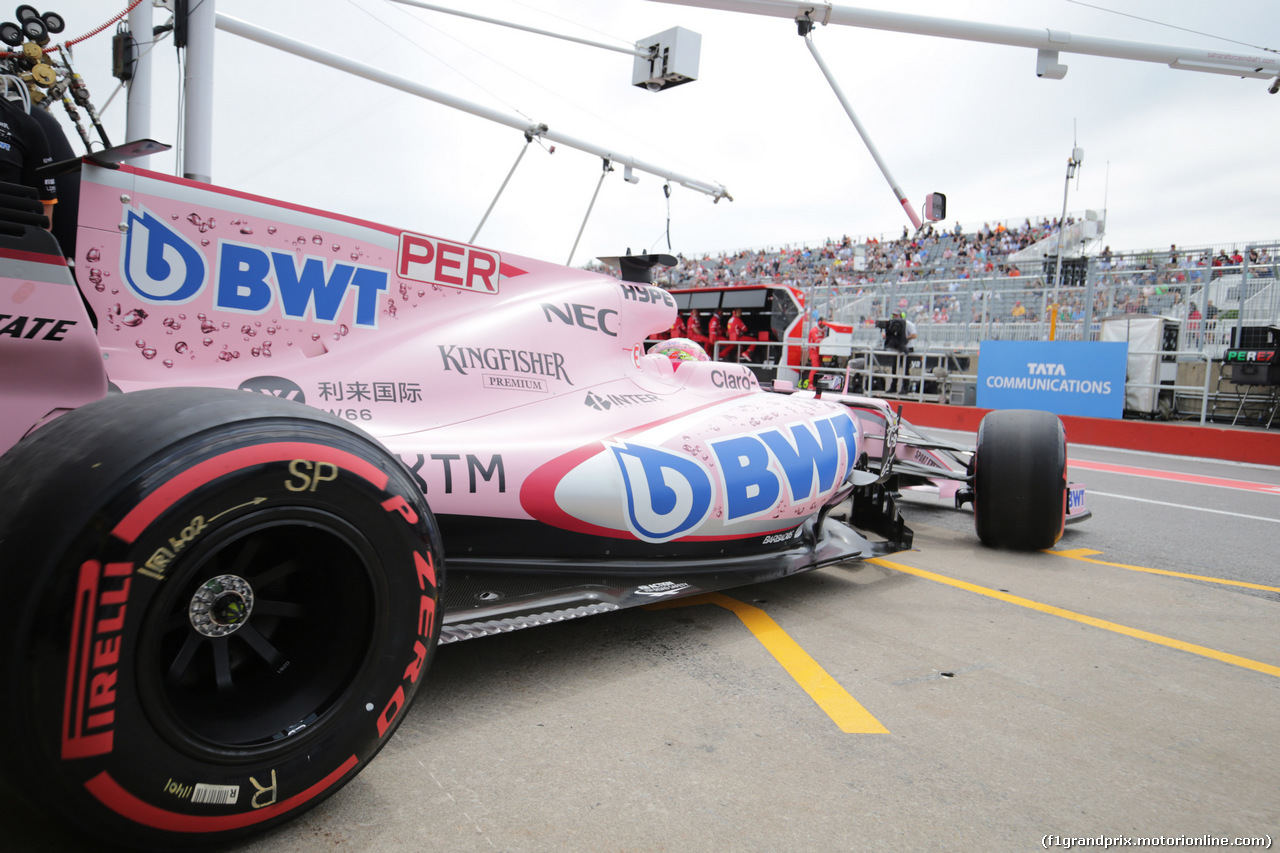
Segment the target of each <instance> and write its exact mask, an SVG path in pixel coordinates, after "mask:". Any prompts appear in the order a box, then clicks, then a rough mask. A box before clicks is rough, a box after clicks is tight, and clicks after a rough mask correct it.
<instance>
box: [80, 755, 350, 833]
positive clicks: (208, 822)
mask: <svg viewBox="0 0 1280 853" xmlns="http://www.w3.org/2000/svg"><path fill="white" fill-rule="evenodd" d="M359 763H360V761H359V759H357V758H356V757H355V756H354V755H353V756H351V757H350V758H348V759H347V760H346V761H344V762H342V765H341V766H339V767H338V769H337V770H334V771H333V772H332V773H330V774H329V775H328V776H326V777H324V778H323V779H321V780H320V781H319V782H317V783H315V784H314V785H312V786H311V787H310V788H307V789H306V790H305V791H303V792H302V793H300V794H296V795H294V796H292V797H290V798H289V799H287V800H283V801H281V802H278V803H275V804H273V805H270V806H264V807H262V808H260V809H256V810H254V811H251V812H241V813H240V814H230V815H209V816H207V817H201V816H199V815H189V814H181V813H179V812H171V811H169V810H167V809H162V808H159V807H158V806H153V805H151V804H150V803H144V802H143V801H142V800H140V799H138V798H137V797H135V796H134V795H133V794H131V793H129V792H128V791H126V790H125V789H124V788H122V787H121V786H120V783H119V782H117V781H116V780H115V779H113V778H111V774H109V773H107V771H105V770H104V771H102V772H101V773H99V774H98V775H97V776H94V777H93V778H92V779H90V780H89V781H88V782H85V783H84V786H85V788H86V789H87V790H88V791H89V793H90V794H93V796H94V797H96V798H97V799H98V801H99V802H100V803H102V804H103V805H104V806H106V807H107V808H109V809H111V810H112V811H113V812H115V813H116V814H118V815H120V816H122V817H125V818H128V819H129V820H131V821H133V822H134V823H136V824H139V825H141V826H150V827H152V828H154V829H163V830H167V831H170V832H225V831H227V830H230V829H240V828H241V827H245V826H253V825H254V824H255V823H262V822H263V821H266V820H270V819H271V818H273V817H278V816H279V815H282V814H284V813H285V812H289V811H292V810H293V809H296V808H298V807H299V806H301V805H302V804H303V803H306V802H308V801H309V800H312V799H315V798H316V797H317V796H318V795H320V794H322V793H324V792H325V791H326V790H328V789H329V788H331V787H332V786H333V785H334V784H335V783H337V781H338V780H339V779H341V778H342V777H343V776H345V775H346V774H347V773H349V772H350V771H351V770H352V769H354V768H355V766H356V765H357V764H359Z"/></svg>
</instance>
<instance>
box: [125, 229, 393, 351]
mask: <svg viewBox="0 0 1280 853" xmlns="http://www.w3.org/2000/svg"><path fill="white" fill-rule="evenodd" d="M127 219H128V226H129V230H128V232H127V234H126V236H125V244H124V279H125V282H126V283H127V284H128V285H129V289H130V290H131V291H133V293H134V294H135V295H136V296H137V297H138V298H139V299H142V300H143V301H145V302H150V303H153V304H159V305H181V304H183V303H186V302H190V301H191V300H192V299H195V298H196V297H197V296H199V295H200V294H201V293H203V292H204V290H205V287H206V285H208V284H209V283H210V281H212V283H213V291H214V292H213V306H214V308H217V309H219V310H222V311H235V312H237V313H241V314H262V313H264V312H265V311H267V310H268V309H269V308H271V307H272V306H273V305H276V304H277V303H278V304H279V307H280V313H281V314H282V315H283V316H285V317H288V318H289V319H291V320H304V321H305V320H318V321H320V322H323V323H333V322H336V321H337V318H338V315H339V314H340V313H341V312H342V311H343V308H344V306H345V305H346V304H347V303H349V302H352V301H354V303H355V305H354V307H353V309H352V312H353V314H354V317H353V322H354V323H355V325H357V326H365V327H368V328H376V327H377V325H378V296H379V294H381V293H384V292H386V290H387V283H388V279H389V276H388V275H387V272H386V270H379V269H373V268H371V267H362V266H359V265H356V264H343V263H334V264H331V263H330V262H329V260H328V259H326V258H320V257H312V256H308V255H302V256H300V257H299V256H295V254H294V253H293V252H267V251H265V250H263V249H261V248H259V247H257V246H250V245H246V244H243V243H232V242H229V241H225V240H224V241H221V242H219V244H218V249H217V263H216V265H215V266H214V268H213V269H212V270H210V269H209V268H208V265H207V262H206V258H205V255H204V253H203V252H202V251H201V250H200V249H199V248H197V247H196V246H195V244H193V243H192V242H191V241H190V240H188V239H187V238H186V237H184V236H182V234H180V233H178V232H177V231H174V230H173V229H171V228H169V227H168V226H167V225H165V224H164V222H162V221H161V220H160V219H159V218H158V217H156V216H154V215H152V214H151V213H149V212H147V211H145V210H144V211H143V212H142V213H141V214H138V213H135V212H134V211H132V210H130V211H129V213H128V217H127ZM353 291H354V293H355V296H354V297H353V298H348V294H350V293H352V292H353Z"/></svg>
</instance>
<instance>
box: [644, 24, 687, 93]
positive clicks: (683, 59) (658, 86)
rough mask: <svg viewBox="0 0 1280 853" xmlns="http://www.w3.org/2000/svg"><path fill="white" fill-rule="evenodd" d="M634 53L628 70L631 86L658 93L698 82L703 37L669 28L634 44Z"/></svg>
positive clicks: (682, 28)
mask: <svg viewBox="0 0 1280 853" xmlns="http://www.w3.org/2000/svg"><path fill="white" fill-rule="evenodd" d="M636 51H637V56H636V58H635V62H634V63H632V66H631V85H633V86H638V87H640V88H643V89H648V90H649V91H650V92H661V91H662V90H663V89H670V88H671V87H672V86H679V85H680V84H682V83H689V82H691V81H693V80H696V79H698V58H699V54H700V53H701V51H702V36H700V35H698V34H697V33H695V32H693V31H691V30H686V29H685V28H684V27H672V28H671V29H669V30H666V31H665V32H661V33H658V34H657V35H654V36H650V37H649V38H647V39H641V40H640V41H638V42H636ZM640 54H643V55H640Z"/></svg>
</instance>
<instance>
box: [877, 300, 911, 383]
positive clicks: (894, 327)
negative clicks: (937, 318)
mask: <svg viewBox="0 0 1280 853" xmlns="http://www.w3.org/2000/svg"><path fill="white" fill-rule="evenodd" d="M876 328H878V329H879V330H880V331H881V332H883V333H884V343H883V347H884V349H886V350H891V351H893V352H896V353H900V355H897V356H895V357H894V365H893V373H894V378H893V381H892V382H891V383H890V384H889V385H888V386H887V387H886V389H885V390H886V391H887V393H890V394H896V393H897V391H898V376H899V375H900V374H905V373H907V372H908V370H909V369H910V365H911V359H910V353H911V342H912V341H914V340H915V339H916V324H915V323H913V322H911V321H910V320H908V319H907V312H906V311H899V312H898V313H897V315H896V316H894V317H891V318H890V319H888V320H877V321H876ZM902 390H903V391H904V392H905V391H906V390H907V383H906V381H905V380H903V382H902Z"/></svg>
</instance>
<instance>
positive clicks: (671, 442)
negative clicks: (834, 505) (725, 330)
mask: <svg viewBox="0 0 1280 853" xmlns="http://www.w3.org/2000/svg"><path fill="white" fill-rule="evenodd" d="M81 198H82V201H81V212H80V230H79V236H78V241H79V242H78V250H77V251H78V256H77V257H76V258H75V262H76V270H77V275H78V277H79V281H80V286H81V289H82V291H83V292H84V295H85V297H86V298H87V300H88V302H89V303H90V305H91V306H92V310H93V312H94V314H95V315H96V318H97V322H98V328H97V334H96V336H94V335H93V334H92V327H91V326H90V324H89V322H88V318H87V316H85V312H84V309H83V307H82V306H81V305H80V300H79V296H78V295H77V294H76V293H75V289H74V288H73V287H70V286H68V284H69V283H68V282H63V283H61V284H54V283H52V281H51V279H54V278H57V274H60V275H62V276H63V277H65V276H66V272H67V271H66V269H65V268H62V269H61V270H60V271H59V270H58V265H57V264H56V263H54V260H55V259H53V258H50V257H48V256H41V257H39V258H37V259H36V260H34V261H31V262H29V263H28V266H27V267H25V268H24V269H23V271H22V274H21V275H16V276H15V275H12V272H13V271H15V270H16V269H17V268H16V267H15V266H14V265H13V262H14V261H15V259H12V258H8V257H6V258H4V261H5V264H4V267H3V271H4V274H5V277H0V313H14V312H16V311H17V310H18V308H21V309H22V311H24V312H26V313H30V314H33V316H34V315H38V316H41V317H54V318H60V319H68V320H71V321H73V325H71V326H68V327H65V335H64V336H63V337H64V339H63V340H58V341H47V342H36V341H33V342H32V343H31V345H29V346H26V347H25V350H24V352H27V353H28V354H27V355H25V356H23V358H22V359H21V360H14V361H13V363H12V364H11V363H10V361H11V359H10V357H9V355H8V353H9V350H8V349H6V350H5V351H4V352H5V360H4V371H5V372H4V373H3V374H0V392H2V393H3V394H4V399H5V405H4V413H3V420H2V422H0V424H2V426H3V429H4V430H5V432H4V433H3V434H2V435H0V439H3V443H0V451H3V450H4V449H7V448H8V447H9V446H10V445H12V444H13V443H14V441H16V440H17V438H18V437H20V435H22V434H23V433H25V432H27V431H28V430H29V429H30V428H32V426H33V425H35V424H37V423H38V422H40V421H41V420H42V419H44V418H45V417H47V416H48V415H49V414H50V412H52V411H54V410H56V409H67V408H74V407H75V406H77V405H80V404H82V403H84V402H87V401H88V400H91V399H93V398H96V397H98V396H101V395H102V394H103V393H104V387H103V384H104V374H103V371H104V369H105V377H106V378H107V379H109V381H110V382H111V383H112V385H114V386H115V387H116V388H118V389H119V390H121V391H124V392H130V391H136V390H140V389H145V388H152V387H157V386H176V385H180V386H209V387H228V388H241V389H243V390H246V391H249V392H258V393H267V394H272V395H275V396H280V397H285V398H289V399H294V400H297V401H298V402H303V403H306V404H307V405H311V406H315V407H317V408H320V409H324V410H327V411H330V412H332V413H333V414H335V415H337V416H339V417H342V418H345V419H347V420H349V421H352V422H353V423H355V424H357V425H358V426H359V427H361V428H362V429H364V430H365V431H367V432H368V433H370V434H371V435H373V436H374V437H375V438H377V439H378V440H380V441H381V442H382V443H383V444H384V445H385V446H386V447H388V448H389V449H390V450H391V451H392V452H394V453H396V454H398V455H399V456H400V458H401V459H402V460H403V461H404V462H405V463H406V465H408V466H409V468H410V469H411V470H412V471H413V472H414V474H415V475H416V476H417V477H418V478H419V483H420V485H421V486H422V487H423V489H424V490H425V491H426V493H427V496H428V500H429V501H430V504H431V506H432V509H433V510H434V511H435V512H436V513H437V514H441V513H446V514H455V515H471V516H487V517H495V518H512V519H536V520H538V521H542V522H545V523H547V524H549V525H551V526H553V527H556V528H560V529H565V530H574V531H578V532H584V533H593V534H598V535H603V536H613V537H620V538H626V539H641V540H644V541H648V542H665V541H670V540H671V539H675V538H679V539H681V540H701V541H706V540H716V539H742V538H747V537H753V536H761V535H768V534H774V533H777V532H779V531H786V530H793V529H795V528H796V527H797V525H798V524H800V523H801V522H803V521H804V520H806V519H807V518H809V517H811V516H812V515H814V514H816V513H817V512H818V511H819V510H820V509H821V508H822V507H823V505H824V503H825V502H827V501H828V499H830V498H831V497H832V495H833V494H834V493H835V492H836V491H837V490H838V489H839V487H840V485H841V483H842V482H843V481H844V479H845V478H846V477H847V475H848V473H849V471H850V470H851V468H852V467H853V465H854V463H855V461H856V460H857V458H858V456H859V455H860V453H861V449H860V445H861V440H862V439H861V432H860V429H859V427H858V426H857V422H856V420H855V418H854V417H853V416H852V415H850V414H849V410H847V409H846V408H845V407H843V406H840V405H838V404H834V403H829V402H825V401H820V400H813V399H803V398H799V397H788V396H783V395H777V394H769V393H765V392H762V391H761V390H760V389H759V386H758V384H757V383H756V380H755V377H754V376H753V374H752V373H751V372H750V371H749V370H748V369H747V368H746V367H742V366H738V365H731V364H719V363H710V362H689V363H682V364H680V365H678V366H677V365H676V364H674V363H673V362H671V361H669V360H668V359H666V358H664V357H660V356H647V355H645V354H644V350H643V346H642V341H643V340H644V339H645V338H646V337H648V336H649V335H651V334H652V333H655V332H658V331H660V330H664V329H667V328H669V327H670V326H671V323H672V320H673V318H674V316H675V313H676V308H675V303H674V300H673V299H672V298H671V297H670V295H669V294H667V293H665V292H664V291H662V290H660V289H658V288H655V287H651V286H646V285H638V284H627V283H621V282H619V281H617V280H616V279H613V278H610V277H607V276H601V275H597V274H593V273H589V272H586V271H583V270H577V269H570V268H566V267H562V266H559V265H555V264H549V263H546V262H543V261H538V260H535V259H532V258H526V257H520V256H515V255H509V254H505V253H500V252H498V251H495V250H491V249H486V248H482V247H477V246H469V245H466V244H463V243H460V242H457V241H451V240H444V239H441V238H436V237H431V236H429V235H422V234H415V233H410V232H404V231H402V230H400V229H395V228H390V227H385V226H380V225H376V224H373V223H369V222H364V221H359V220H355V219H351V218H347V217H343V216H338V215H334V214H329V213H324V212H322V211H317V210H312V209H307V208H301V207H297V206H293V205H289V204H284V203H281V202H277V201H273V200H270V199H266V198H261V197H256V196H250V195H246V194H244V193H239V192H234V191H231V190H225V189H219V188H216V187H210V186H207V185H202V184H197V183H193V182H189V181H185V180H181V179H177V178H172V177H168V176H164V175H159V174H155V173H151V172H146V171H143V170H139V169H134V168H130V167H122V168H119V169H102V168H98V167H96V166H91V165H87V164H86V165H85V167H84V171H83V183H82V191H81ZM46 268H49V269H52V270H53V272H52V273H48V274H46ZM23 300H25V302H24V301H23ZM15 305H16V306H17V307H15ZM0 325H2V322H0ZM5 340H6V339H5V338H3V337H0V345H4V341H5ZM20 343H21V344H23V345H26V344H27V342H26V341H21V342H20ZM46 343H47V346H45V345H44V344H46ZM37 344H39V349H38V351H37V348H36V345H37ZM55 358H56V362H55V361H53V360H52V359H55ZM55 365H57V366H55ZM818 446H820V447H821V448H822V452H821V454H820V456H821V458H820V459H807V460H806V456H805V454H806V453H809V454H810V455H812V454H813V453H815V452H816V451H814V450H813V448H814V447H818ZM793 451H795V453H793ZM796 453H798V454H799V457H798V459H797V457H796ZM672 459H675V460H677V461H675V462H672V463H671V464H670V465H668V464H666V463H665V462H663V461H662V460H672ZM679 460H687V463H686V462H683V461H679ZM806 466H807V467H806ZM726 467H728V468H732V469H733V470H724V469H725V468H726ZM682 472H683V473H682ZM646 478H648V479H646ZM708 490H709V491H708ZM775 492H776V495H775V494H774V493H775ZM659 493H661V494H659ZM704 504H705V506H704Z"/></svg>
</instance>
